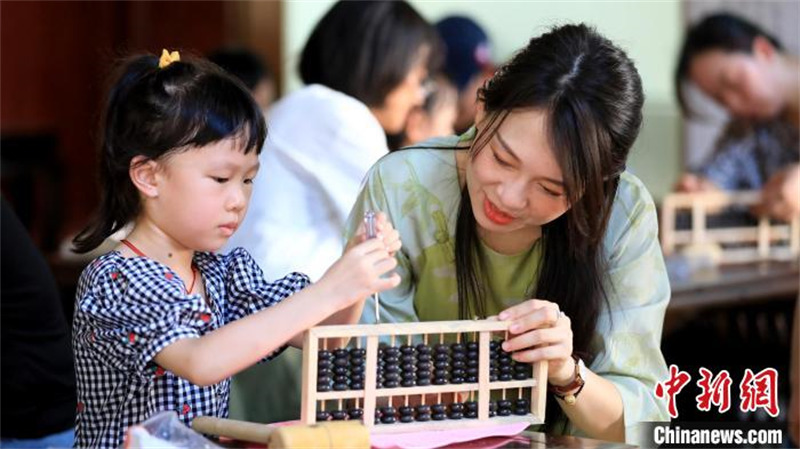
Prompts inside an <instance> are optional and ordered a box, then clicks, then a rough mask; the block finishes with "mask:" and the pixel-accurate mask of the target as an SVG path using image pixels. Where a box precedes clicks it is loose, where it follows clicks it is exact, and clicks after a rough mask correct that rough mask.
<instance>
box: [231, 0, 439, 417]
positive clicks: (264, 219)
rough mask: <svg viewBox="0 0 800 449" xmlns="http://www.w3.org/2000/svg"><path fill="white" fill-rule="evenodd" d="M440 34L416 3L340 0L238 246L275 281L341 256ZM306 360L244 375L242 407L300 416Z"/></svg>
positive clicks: (272, 131)
mask: <svg viewBox="0 0 800 449" xmlns="http://www.w3.org/2000/svg"><path fill="white" fill-rule="evenodd" d="M437 39H438V37H437V34H436V30H435V29H434V28H433V27H432V26H431V25H430V24H428V23H427V22H426V21H425V19H423V18H422V17H421V16H420V15H419V14H418V13H417V12H416V11H415V10H414V9H413V8H412V7H411V6H410V5H409V4H408V3H406V2H403V1H393V2H382V1H364V2H348V1H341V2H337V3H336V4H334V6H333V7H332V8H331V9H330V10H329V11H328V12H327V13H326V14H325V15H324V16H323V17H322V19H320V21H319V23H317V25H316V26H315V28H314V30H313V31H312V33H311V35H310V37H309V38H308V41H307V42H306V45H305V48H304V49H303V52H302V57H301V59H300V76H301V78H302V79H303V82H304V83H305V84H306V86H305V87H303V88H302V89H300V90H298V91H296V92H294V93H292V94H290V95H289V96H288V97H286V98H284V99H283V100H281V101H280V102H279V103H277V104H276V105H275V106H274V107H273V108H272V110H271V111H270V115H269V126H268V128H269V130H268V134H267V140H266V142H265V144H264V150H263V151H262V153H261V156H260V162H261V167H262V170H261V172H260V173H261V174H260V175H259V176H258V177H257V178H256V179H255V182H254V185H253V197H252V200H251V202H250V209H249V210H248V212H247V217H246V218H245V220H244V222H243V223H242V225H241V226H240V228H239V229H238V230H237V231H236V234H234V236H233V238H231V240H230V242H229V243H228V247H227V248H229V249H230V248H235V247H237V246H242V247H244V248H246V249H247V250H248V251H249V252H250V253H251V254H252V256H253V258H254V259H255V260H256V261H257V262H258V264H259V266H261V268H262V269H263V271H264V274H265V275H266V277H267V278H268V279H274V278H277V277H279V276H282V275H283V274H285V273H284V272H285V270H289V271H292V270H297V271H300V272H303V273H306V274H307V275H308V276H309V277H310V278H311V280H312V281H316V280H318V279H319V278H320V277H321V276H322V274H323V273H324V272H325V270H326V269H327V267H328V266H329V265H331V264H332V263H333V262H334V261H336V260H337V259H338V258H339V257H340V256H341V254H342V250H343V243H344V240H342V234H343V232H344V224H345V220H346V219H347V214H348V212H349V211H350V208H351V207H352V205H353V201H355V199H356V196H357V195H358V190H359V187H360V185H361V182H362V180H363V179H364V175H365V174H366V173H367V170H369V168H370V167H371V166H372V164H374V163H375V162H376V161H377V160H378V159H379V158H380V157H381V156H383V155H384V154H386V153H388V151H389V149H388V147H387V144H386V133H397V132H399V131H400V130H401V129H402V128H403V126H404V124H405V120H406V117H407V116H408V113H409V111H410V110H411V109H412V108H414V107H416V106H418V105H421V104H422V101H423V99H424V89H423V82H424V81H425V79H426V78H427V77H428V73H429V70H430V69H434V68H435V67H436V65H437V64H438V56H437V55H438V48H439V44H438V40H437ZM300 366H301V365H300V357H299V352H297V351H287V352H286V353H284V355H282V356H281V357H280V358H278V359H277V360H275V361H274V362H273V363H272V364H271V365H270V366H269V367H256V368H254V369H251V370H249V371H247V372H245V373H242V374H240V375H239V376H237V377H236V378H235V379H234V384H233V391H232V399H231V415H232V416H234V417H238V418H245V419H248V420H251V421H258V422H268V421H275V420H283V419H293V418H298V417H299V415H300ZM266 378H271V379H273V382H271V383H270V384H267V383H266V382H265V381H264V379H266ZM275 379H282V381H274V380H275ZM273 385H274V386H273Z"/></svg>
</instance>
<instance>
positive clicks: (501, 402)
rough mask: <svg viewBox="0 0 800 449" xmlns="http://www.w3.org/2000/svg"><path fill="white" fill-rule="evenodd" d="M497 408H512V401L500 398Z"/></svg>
mask: <svg viewBox="0 0 800 449" xmlns="http://www.w3.org/2000/svg"><path fill="white" fill-rule="evenodd" d="M497 408H498V409H501V408H511V401H509V400H508V399H500V400H499V401H497Z"/></svg>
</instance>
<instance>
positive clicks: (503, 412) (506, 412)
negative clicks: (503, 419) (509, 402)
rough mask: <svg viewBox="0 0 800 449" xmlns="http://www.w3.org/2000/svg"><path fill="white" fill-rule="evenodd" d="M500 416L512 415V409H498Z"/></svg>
mask: <svg viewBox="0 0 800 449" xmlns="http://www.w3.org/2000/svg"><path fill="white" fill-rule="evenodd" d="M497 415H498V416H511V409H510V408H501V409H500V410H498V411H497Z"/></svg>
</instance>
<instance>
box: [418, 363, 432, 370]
mask: <svg viewBox="0 0 800 449" xmlns="http://www.w3.org/2000/svg"><path fill="white" fill-rule="evenodd" d="M417 369H418V370H419V371H430V369H431V362H420V363H417Z"/></svg>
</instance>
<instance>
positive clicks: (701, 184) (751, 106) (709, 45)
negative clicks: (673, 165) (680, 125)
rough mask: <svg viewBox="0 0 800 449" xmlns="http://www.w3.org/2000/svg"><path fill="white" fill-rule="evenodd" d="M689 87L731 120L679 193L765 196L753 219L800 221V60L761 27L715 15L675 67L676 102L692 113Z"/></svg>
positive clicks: (696, 30) (691, 37)
mask: <svg viewBox="0 0 800 449" xmlns="http://www.w3.org/2000/svg"><path fill="white" fill-rule="evenodd" d="M686 81H692V82H693V83H694V84H695V85H696V86H697V87H699V88H700V90H701V91H702V92H704V93H705V94H706V95H708V96H709V97H711V98H712V99H713V100H715V101H716V102H717V103H719V104H720V105H722V106H723V107H724V108H725V109H726V110H727V111H728V112H729V113H730V114H731V116H732V118H733V120H732V121H731V123H730V124H729V125H728V127H727V129H726V130H725V131H724V132H723V134H722V137H721V138H720V139H719V141H718V142H717V144H716V149H715V152H714V154H713V155H712V157H711V159H710V160H709V161H708V162H707V163H706V164H705V165H704V166H703V167H701V168H700V170H699V171H698V172H697V173H693V174H685V175H683V176H682V177H681V179H680V180H679V181H678V183H677V186H676V189H677V190H679V191H686V192H699V191H709V190H717V189H724V190H743V189H744V190H746V189H761V190H762V197H763V203H762V205H761V206H760V207H758V208H757V209H756V211H755V212H756V213H759V214H761V213H765V214H769V215H771V216H772V217H774V218H778V219H782V220H786V221H788V220H790V219H792V218H793V217H796V216H797V215H798V214H800V164H798V161H799V160H800V149H799V148H798V139H800V135H799V134H798V127H800V60H798V59H797V58H796V57H795V56H793V55H790V54H788V53H785V52H784V51H783V47H782V46H781V44H780V42H779V41H778V40H777V39H776V38H774V37H773V36H771V35H769V34H768V33H766V32H765V31H764V30H761V29H760V28H759V27H757V26H756V25H754V24H752V23H750V22H748V21H746V20H744V19H742V18H740V17H737V16H733V15H730V14H715V15H711V16H708V17H706V18H704V19H703V20H701V21H700V22H698V23H697V24H695V25H694V26H692V27H691V29H690V30H689V32H688V34H687V36H686V40H685V41H684V43H683V48H682V49H681V54H680V57H679V59H678V67H677V70H676V72H675V87H676V91H677V92H678V100H679V103H680V104H681V107H682V109H683V110H684V112H686V113H691V111H690V110H689V107H688V105H687V102H686V99H685V94H684V87H685V84H686Z"/></svg>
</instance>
